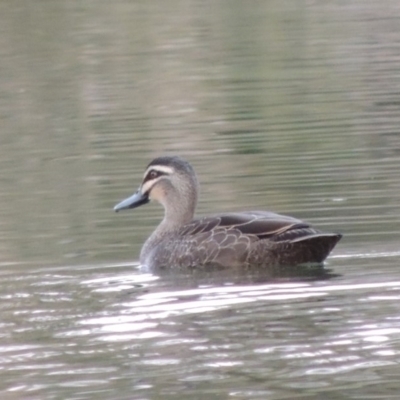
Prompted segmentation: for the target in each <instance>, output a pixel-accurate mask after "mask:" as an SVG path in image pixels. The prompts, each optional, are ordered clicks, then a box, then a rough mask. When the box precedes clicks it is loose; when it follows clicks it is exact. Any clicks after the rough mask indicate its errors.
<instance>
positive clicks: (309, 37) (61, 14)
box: [0, 0, 400, 400]
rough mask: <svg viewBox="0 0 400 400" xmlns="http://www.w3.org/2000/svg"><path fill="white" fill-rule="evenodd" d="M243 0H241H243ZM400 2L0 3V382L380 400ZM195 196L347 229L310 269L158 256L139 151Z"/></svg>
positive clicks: (399, 146)
mask: <svg viewBox="0 0 400 400" xmlns="http://www.w3.org/2000/svg"><path fill="white" fill-rule="evenodd" d="M250 5H251V6H250ZM399 18H400V6H399V5H398V2H397V1H394V0H393V1H390V0H385V1H384V2H383V3H382V2H381V3H379V4H378V3H376V4H375V3H368V4H366V3H365V2H363V1H353V2H351V3H343V2H329V3H326V2H302V1H300V2H299V1H294V0H293V1H291V0H288V1H282V2H274V1H264V2H250V3H248V2H246V3H243V2H225V1H222V2H204V1H202V2H200V1H198V2H196V1H191V2H179V1H173V2H170V3H168V6H167V5H166V3H165V2H157V1H155V2H152V3H151V4H150V3H149V4H148V3H145V2H124V1H122V0H121V1H119V0H118V1H115V2H113V3H112V4H111V3H110V4H109V3H103V2H100V1H94V0H93V1H87V2H84V3H80V2H73V1H71V2H61V1H58V0H55V1H52V2H51V4H50V3H49V2H45V1H36V2H30V3H26V4H23V3H19V2H13V1H10V0H9V1H3V2H2V3H1V5H0V27H1V28H0V29H1V35H0V55H1V63H0V83H1V84H0V121H1V133H0V182H1V188H2V190H1V193H0V238H1V240H0V274H1V280H0V310H1V320H0V326H1V329H0V376H1V379H0V393H1V398H2V399H3V398H4V399H30V400H31V399H41V400H42V399H45V400H50V399H64V398H68V399H92V398H97V399H111V398H112V399H175V398H178V397H180V398H193V399H203V398H204V399H221V398H233V399H235V398H237V399H271V400H277V399H295V398H299V399H307V400H309V399H319V398H321V396H326V397H327V398H329V399H390V398H393V399H395V398H396V399H397V397H398V392H399V389H400V385H399V383H398V375H399V372H400V370H399V360H400V356H399V351H400V343H399V341H400V324H399V321H400V314H399V312H398V300H399V296H400V273H399V260H400V252H399V247H398V242H399V228H398V226H399V222H400V221H399V220H400V217H399V215H400V209H399V208H400V206H399V195H400V180H399V177H398V176H399V172H398V171H399V154H400V152H399V151H400V140H399V134H398V127H399V126H400V113H399V105H400V103H399V99H398V97H399V93H400V80H399V73H398V71H399V68H398V64H399V59H400V28H399V27H400V24H399ZM161 154H179V155H181V156H184V157H185V158H187V159H188V160H189V161H190V162H191V163H192V164H193V165H194V167H195V169H196V171H197V172H198V175H199V180H200V182H201V198H200V201H199V206H198V214H199V215H203V214H207V213H214V212H221V211H230V210H232V211H234V210H257V209H261V210H262V209H269V210H272V211H275V212H280V213H286V214H290V215H293V216H295V217H298V218H301V219H305V220H307V221H310V222H311V223H313V224H315V225H316V226H317V227H319V228H321V229H323V230H327V231H338V232H341V233H343V234H344V237H343V239H342V241H341V242H340V243H339V244H338V246H337V248H336V249H335V250H334V252H333V253H332V256H331V257H330V258H329V259H328V262H327V266H326V267H327V269H326V272H325V273H324V274H319V275H318V276H315V275H311V276H310V275H307V274H305V275H303V276H288V275H285V276H271V275H270V274H266V273H257V274H253V275H249V274H236V273H235V274H233V273H230V272H226V271H219V272H215V273H201V272H199V273H196V274H191V275H185V274H179V275H168V274H167V275H163V276H155V275H151V274H148V273H144V272H141V271H140V269H139V268H138V264H137V258H138V254H139V251H140V247H141V245H142V243H143V241H144V240H145V238H146V237H147V236H148V235H149V233H150V232H151V230H152V229H153V228H154V226H155V225H156V224H157V222H158V221H159V220H160V218H161V217H162V210H161V208H160V207H159V206H157V205H155V204H150V205H147V206H144V207H142V208H140V209H138V210H134V211H131V212H126V213H120V214H118V215H116V214H115V213H113V211H112V207H113V206H114V205H115V204H116V203H117V202H118V201H119V200H121V199H123V198H125V197H126V196H127V195H129V194H131V193H132V192H133V191H134V190H135V189H136V187H137V185H138V184H139V183H140V179H141V177H142V173H143V170H144V167H145V166H146V165H147V163H148V162H149V161H150V160H151V159H152V158H153V157H155V156H158V155H161Z"/></svg>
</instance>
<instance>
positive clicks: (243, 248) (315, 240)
mask: <svg viewBox="0 0 400 400" xmlns="http://www.w3.org/2000/svg"><path fill="white" fill-rule="evenodd" d="M198 195H199V183H198V180H197V176H196V173H195V171H194V169H193V167H192V165H191V164H190V163H189V162H187V161H186V160H184V159H183V158H181V157H179V156H161V157H157V158H155V159H154V160H153V161H151V162H150V163H149V164H148V165H147V167H146V170H145V172H144V175H143V180H142V183H141V184H140V186H139V188H138V190H137V191H136V192H135V193H134V194H133V195H132V196H130V197H128V198H126V199H125V200H122V201H121V202H120V203H118V204H117V205H116V206H115V207H114V211H116V212H119V211H121V210H126V209H133V208H137V207H140V206H142V205H144V204H146V203H148V202H149V201H157V202H159V203H160V204H161V205H162V206H163V207H164V218H163V219H162V221H161V223H160V224H159V225H158V227H157V228H156V229H155V230H154V232H153V233H152V234H151V235H150V236H149V238H148V239H147V240H146V241H145V243H144V245H143V246H142V249H141V252H140V264H141V265H142V266H143V267H147V268H148V269H149V270H153V271H154V270H174V269H195V268H200V267H206V266H215V267H219V268H239V269H241V268H244V269H249V268H265V269H267V268H276V267H279V266H282V267H286V268H287V267H293V268H295V267H296V266H304V265H323V262H324V261H325V259H326V258H327V257H328V255H329V253H330V252H331V251H332V249H333V248H334V247H335V246H336V244H337V243H338V241H339V240H340V239H341V237H342V235H341V234H340V233H325V232H322V231H320V230H318V229H316V228H314V227H313V226H311V225H310V224H308V223H307V222H304V221H302V220H300V219H297V218H294V217H291V216H286V215H280V214H276V213H274V212H270V211H243V212H229V213H223V214H216V215H210V216H204V217H200V218H194V215H195V210H196V205H197V201H198Z"/></svg>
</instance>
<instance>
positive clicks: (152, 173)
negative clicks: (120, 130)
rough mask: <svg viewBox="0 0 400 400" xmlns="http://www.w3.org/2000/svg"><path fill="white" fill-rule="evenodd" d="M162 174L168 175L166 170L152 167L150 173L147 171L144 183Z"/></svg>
mask: <svg viewBox="0 0 400 400" xmlns="http://www.w3.org/2000/svg"><path fill="white" fill-rule="evenodd" d="M161 175H167V174H166V173H165V172H162V171H157V170H155V169H151V170H150V171H149V172H148V173H147V175H146V176H145V178H144V179H143V183H145V182H147V181H150V180H153V179H156V178H158V177H159V176H161Z"/></svg>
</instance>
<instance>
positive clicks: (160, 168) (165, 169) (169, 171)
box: [143, 165, 174, 179]
mask: <svg viewBox="0 0 400 400" xmlns="http://www.w3.org/2000/svg"><path fill="white" fill-rule="evenodd" d="M151 170H154V171H160V172H162V173H163V174H168V175H171V174H172V173H173V172H174V170H173V169H172V168H171V167H167V166H166V165H150V167H149V168H147V169H146V172H145V173H144V175H143V179H144V178H146V176H147V174H148V173H149V172H150V171H151Z"/></svg>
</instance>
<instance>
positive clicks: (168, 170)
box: [141, 165, 174, 193]
mask: <svg viewBox="0 0 400 400" xmlns="http://www.w3.org/2000/svg"><path fill="white" fill-rule="evenodd" d="M150 171H158V172H161V173H163V174H168V175H171V174H172V173H173V172H174V170H173V169H172V168H171V167H167V166H164V165H152V166H150V167H149V168H147V169H146V172H145V173H144V175H143V180H144V179H145V178H146V176H147V174H148V173H149V172H150ZM159 178H161V177H158V178H155V179H152V180H149V181H146V182H145V183H144V184H143V185H142V188H141V192H142V193H149V192H150V189H151V188H152V186H153V185H154V184H155V183H156V182H157V181H158V179H159Z"/></svg>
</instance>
